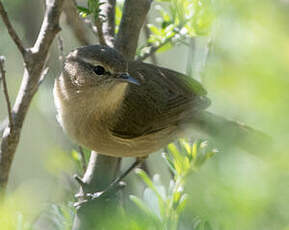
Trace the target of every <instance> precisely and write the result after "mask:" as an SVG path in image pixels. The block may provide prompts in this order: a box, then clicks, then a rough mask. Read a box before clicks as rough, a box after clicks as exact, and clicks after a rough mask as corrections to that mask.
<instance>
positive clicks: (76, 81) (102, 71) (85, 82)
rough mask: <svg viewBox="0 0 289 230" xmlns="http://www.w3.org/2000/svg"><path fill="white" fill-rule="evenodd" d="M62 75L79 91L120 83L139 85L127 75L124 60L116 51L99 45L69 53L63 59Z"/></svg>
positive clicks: (126, 65) (126, 66) (108, 86)
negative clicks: (68, 78)
mask: <svg viewBox="0 0 289 230" xmlns="http://www.w3.org/2000/svg"><path fill="white" fill-rule="evenodd" d="M64 73H65V75H67V76H68V77H70V78H71V82H72V84H73V85H74V86H75V87H77V88H78V89H80V90H81V89H88V88H96V87H97V88H110V87H113V86H115V85H118V84H120V83H132V84H136V85H138V84H139V82H138V80H136V79H135V78H133V77H132V76H130V75H129V74H128V64H127V61H126V60H125V58H124V57H123V56H122V55H121V54H120V53H119V52H118V51H117V50H115V49H113V48H109V47H106V46H100V45H93V46H86V47H81V48H78V49H75V50H73V51H71V52H70V53H69V54H68V55H67V57H66V59H65V64H64Z"/></svg>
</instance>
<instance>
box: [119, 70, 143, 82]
mask: <svg viewBox="0 0 289 230" xmlns="http://www.w3.org/2000/svg"><path fill="white" fill-rule="evenodd" d="M118 79H119V80H120V81H125V82H129V83H132V84H135V85H140V82H139V81H138V80H137V79H135V78H134V77H132V76H130V75H129V73H121V74H119V75H118Z"/></svg>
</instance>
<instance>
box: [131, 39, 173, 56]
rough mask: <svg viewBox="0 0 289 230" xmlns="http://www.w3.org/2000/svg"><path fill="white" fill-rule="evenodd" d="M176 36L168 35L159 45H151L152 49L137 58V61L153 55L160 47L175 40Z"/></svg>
mask: <svg viewBox="0 0 289 230" xmlns="http://www.w3.org/2000/svg"><path fill="white" fill-rule="evenodd" d="M173 38H174V36H171V37H168V38H166V39H165V40H164V41H163V42H161V43H160V44H159V45H157V46H151V48H150V50H149V51H148V52H147V53H145V54H144V55H142V56H140V57H138V58H137V59H136V60H137V61H143V60H145V59H146V58H148V57H150V56H152V55H153V54H155V52H157V51H158V50H159V49H160V48H162V47H163V46H164V45H166V44H168V43H169V42H171V41H172V40H173Z"/></svg>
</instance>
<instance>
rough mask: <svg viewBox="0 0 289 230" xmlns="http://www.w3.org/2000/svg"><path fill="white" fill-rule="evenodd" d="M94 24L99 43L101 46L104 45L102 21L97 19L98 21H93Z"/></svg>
mask: <svg viewBox="0 0 289 230" xmlns="http://www.w3.org/2000/svg"><path fill="white" fill-rule="evenodd" d="M94 24H95V26H96V28H97V35H98V40H99V43H100V44H101V45H106V41H105V38H104V34H103V28H102V19H101V18H100V17H98V19H97V20H95V22H94Z"/></svg>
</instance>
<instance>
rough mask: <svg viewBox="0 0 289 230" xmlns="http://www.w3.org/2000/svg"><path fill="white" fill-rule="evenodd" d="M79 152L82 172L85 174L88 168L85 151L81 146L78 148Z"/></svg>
mask: <svg viewBox="0 0 289 230" xmlns="http://www.w3.org/2000/svg"><path fill="white" fill-rule="evenodd" d="M78 152H79V154H80V156H81V166H82V170H83V172H85V170H86V168H87V163H86V159H85V155H84V152H83V149H82V147H81V146H78Z"/></svg>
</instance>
